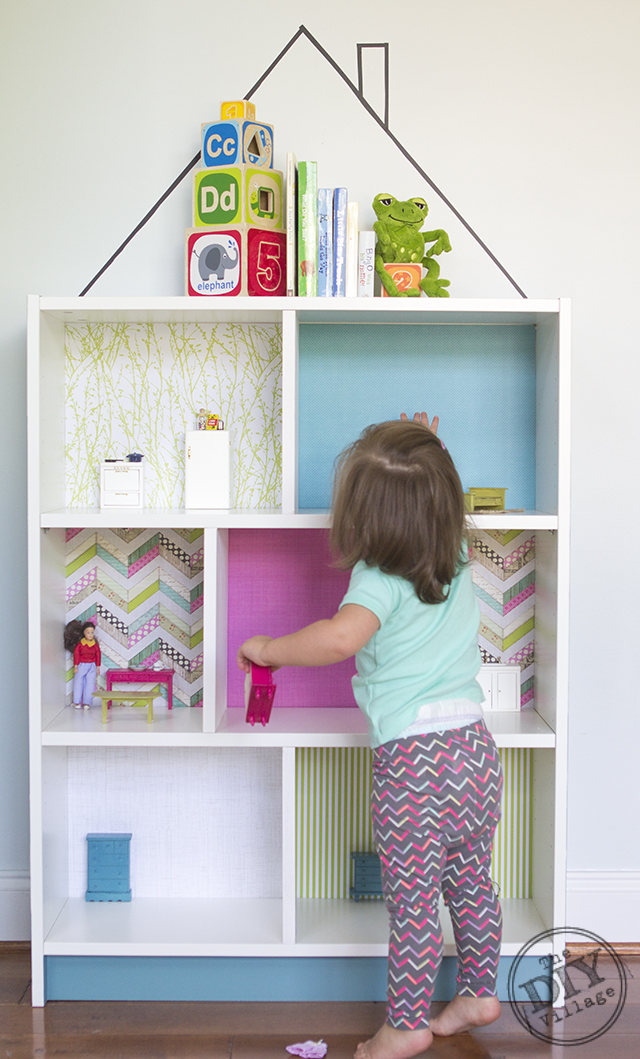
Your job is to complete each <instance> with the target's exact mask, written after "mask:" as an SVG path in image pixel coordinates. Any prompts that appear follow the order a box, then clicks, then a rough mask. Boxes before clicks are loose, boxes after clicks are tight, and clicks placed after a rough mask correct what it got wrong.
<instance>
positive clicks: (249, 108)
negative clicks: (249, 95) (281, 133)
mask: <svg viewBox="0 0 640 1059" xmlns="http://www.w3.org/2000/svg"><path fill="white" fill-rule="evenodd" d="M255 116H256V108H255V106H254V105H253V103H250V102H249V100H248V99H236V100H233V101H232V102H230V103H221V104H220V117H221V118H222V119H223V120H224V119H225V118H230V119H231V120H232V121H235V120H236V119H237V118H250V119H251V121H253V120H254V118H255Z"/></svg>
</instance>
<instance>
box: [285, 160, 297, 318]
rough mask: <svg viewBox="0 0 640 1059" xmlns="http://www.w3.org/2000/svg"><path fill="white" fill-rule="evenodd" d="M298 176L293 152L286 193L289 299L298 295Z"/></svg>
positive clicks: (287, 176)
mask: <svg viewBox="0 0 640 1059" xmlns="http://www.w3.org/2000/svg"><path fill="white" fill-rule="evenodd" d="M297 175H298V160H297V158H296V156H295V154H293V152H292V151H289V152H288V154H287V174H286V192H287V205H286V209H287V214H286V229H287V295H288V296H289V297H295V295H296V294H297V283H296V281H297V277H298V262H297V249H298V233H297V220H298V211H297V201H296V180H297Z"/></svg>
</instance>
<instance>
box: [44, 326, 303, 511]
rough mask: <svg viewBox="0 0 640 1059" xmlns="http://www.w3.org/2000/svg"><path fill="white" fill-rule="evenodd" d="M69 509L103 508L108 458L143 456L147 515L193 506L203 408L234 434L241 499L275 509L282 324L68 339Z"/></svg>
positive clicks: (152, 329)
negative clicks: (187, 501)
mask: <svg viewBox="0 0 640 1059" xmlns="http://www.w3.org/2000/svg"><path fill="white" fill-rule="evenodd" d="M65 352H66V389H67V421H66V477H67V500H66V502H67V506H69V507H72V508H77V507H85V506H92V505H95V504H98V503H99V464H100V461H101V460H104V459H113V458H115V457H122V456H125V455H127V454H128V453H129V452H141V453H142V454H143V455H144V457H145V461H146V468H145V493H146V506H147V507H180V506H181V505H182V504H183V502H184V432H185V430H193V429H195V425H196V421H195V416H196V413H197V410H198V409H199V408H201V407H202V408H206V409H207V410H209V411H212V412H219V413H221V414H222V416H223V418H224V421H225V425H226V426H227V427H228V428H229V429H230V430H231V431H232V451H233V457H232V501H233V506H235V507H243V508H254V509H255V508H269V507H276V506H277V505H278V504H280V502H281V500H280V497H281V487H282V451H281V450H282V442H281V436H282V430H281V420H282V340H281V332H280V328H279V327H278V326H276V325H275V324H229V323H227V324H201V323H189V324H113V323H109V324H85V325H82V326H78V327H68V328H67V331H66V345H65Z"/></svg>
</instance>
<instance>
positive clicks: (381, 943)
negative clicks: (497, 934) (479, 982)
mask: <svg viewBox="0 0 640 1059" xmlns="http://www.w3.org/2000/svg"><path fill="white" fill-rule="evenodd" d="M501 905H502V913H503V935H502V950H501V951H502V955H503V956H515V955H516V954H517V952H518V951H519V950H520V949H521V947H522V946H523V945H524V944H525V942H528V941H530V939H531V938H533V937H535V935H536V934H539V933H541V932H542V931H543V930H545V924H544V923H543V921H542V919H541V917H540V915H539V913H538V910H537V909H536V907H535V905H534V903H533V901H531V900H516V899H515V898H508V899H506V900H502V901H501ZM296 921H297V931H296V950H297V952H298V954H299V955H300V956H386V955H387V952H388V941H389V919H388V915H387V910H386V908H385V905H384V902H383V901H382V900H381V899H380V900H373V901H366V900H365V901H357V902H356V901H351V900H312V899H304V900H299V901H297V903H296ZM440 921H441V923H442V933H443V937H444V955H445V956H455V952H456V950H455V942H454V940H453V930H452V927H451V919H450V917H449V913H448V912H447V910H446V909H445V907H444V905H443V904H442V902H441V904H440ZM548 951H549V946H548V944H545V943H542V944H541V945H538V946H533V947H532V949H531V952H530V955H534V956H535V955H538V954H541V953H544V952H548Z"/></svg>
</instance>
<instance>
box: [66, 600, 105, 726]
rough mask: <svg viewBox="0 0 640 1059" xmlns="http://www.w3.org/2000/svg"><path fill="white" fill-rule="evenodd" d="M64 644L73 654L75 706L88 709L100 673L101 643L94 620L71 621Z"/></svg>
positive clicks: (67, 627)
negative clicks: (98, 639) (97, 638)
mask: <svg viewBox="0 0 640 1059" xmlns="http://www.w3.org/2000/svg"><path fill="white" fill-rule="evenodd" d="M64 645H65V647H66V649H67V651H70V652H71V653H72V654H73V673H74V676H73V706H74V709H76V710H82V709H85V710H88V709H89V707H90V706H91V704H92V699H93V693H94V691H95V687H96V677H97V676H98V675H99V673H100V662H101V655H100V644H99V643H98V641H97V640H96V627H95V625H94V623H93V622H92V621H85V622H84V623H82V622H79V621H70V622H69V623H68V625H67V626H66V627H65V630H64Z"/></svg>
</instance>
